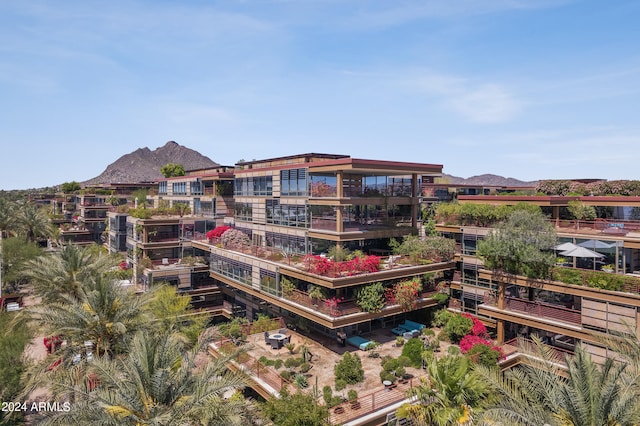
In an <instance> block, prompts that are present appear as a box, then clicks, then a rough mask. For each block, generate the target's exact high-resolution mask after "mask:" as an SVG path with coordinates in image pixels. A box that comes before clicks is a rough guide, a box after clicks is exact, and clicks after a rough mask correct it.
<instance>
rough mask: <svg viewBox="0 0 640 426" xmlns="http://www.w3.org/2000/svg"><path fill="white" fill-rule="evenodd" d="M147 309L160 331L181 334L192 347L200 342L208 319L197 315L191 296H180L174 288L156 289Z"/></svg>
mask: <svg viewBox="0 0 640 426" xmlns="http://www.w3.org/2000/svg"><path fill="white" fill-rule="evenodd" d="M147 309H148V311H149V312H150V313H151V315H152V316H153V318H155V325H156V326H157V327H158V328H159V329H160V331H162V332H165V333H168V332H172V331H176V332H179V333H180V334H182V335H184V336H185V337H186V338H187V339H188V341H189V344H190V345H191V346H194V345H195V344H196V343H197V342H198V338H199V337H200V334H202V332H203V331H204V330H205V327H206V322H207V317H206V316H203V315H197V312H195V311H194V310H193V308H192V307H191V296H189V295H187V294H178V292H177V291H176V288H175V287H174V286H169V285H160V286H158V287H156V288H155V289H154V291H153V297H152V298H151V300H150V301H149V304H148V305H147Z"/></svg>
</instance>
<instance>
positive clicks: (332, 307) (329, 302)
mask: <svg viewBox="0 0 640 426" xmlns="http://www.w3.org/2000/svg"><path fill="white" fill-rule="evenodd" d="M343 300H344V297H335V296H334V297H331V298H329V299H326V300H325V301H324V304H325V305H326V306H327V308H329V314H330V315H331V316H333V317H337V316H338V315H339V314H340V308H339V307H338V305H339V304H340V303H342V301H343Z"/></svg>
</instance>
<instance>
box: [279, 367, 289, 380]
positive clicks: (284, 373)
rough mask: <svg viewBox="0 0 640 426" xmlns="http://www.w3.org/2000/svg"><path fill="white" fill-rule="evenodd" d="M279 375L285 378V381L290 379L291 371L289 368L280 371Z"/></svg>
mask: <svg viewBox="0 0 640 426" xmlns="http://www.w3.org/2000/svg"><path fill="white" fill-rule="evenodd" d="M280 377H282V378H283V379H285V380H286V381H289V380H291V371H289V370H284V371H282V372H281V373H280Z"/></svg>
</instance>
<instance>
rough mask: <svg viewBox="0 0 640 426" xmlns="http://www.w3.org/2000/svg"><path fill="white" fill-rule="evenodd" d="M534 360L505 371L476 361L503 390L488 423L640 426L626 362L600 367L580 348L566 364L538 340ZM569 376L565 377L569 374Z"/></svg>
mask: <svg viewBox="0 0 640 426" xmlns="http://www.w3.org/2000/svg"><path fill="white" fill-rule="evenodd" d="M534 341H535V346H536V350H535V354H529V355H528V356H529V361H528V363H530V364H523V365H520V366H518V367H515V368H513V369H511V370H509V371H508V372H506V373H505V374H504V375H502V374H501V373H500V372H499V371H497V370H491V369H488V368H486V367H483V366H477V367H476V371H477V372H478V374H479V375H480V376H481V377H482V378H483V379H484V380H485V381H486V382H488V383H490V384H491V387H492V388H493V389H494V391H495V392H496V393H497V394H499V396H500V398H499V400H498V402H497V403H496V404H495V405H494V406H492V407H490V408H487V409H486V410H485V412H484V413H483V414H482V416H481V418H482V420H483V421H484V423H483V424H491V425H505V426H506V425H516V426H540V425H542V424H548V425H553V426H555V425H558V426H601V425H611V426H613V425H616V426H626V425H629V426H631V425H636V424H638V422H639V421H640V417H638V416H639V414H640V413H639V411H638V407H637V404H636V403H635V401H636V399H637V398H638V396H640V395H639V394H638V392H637V391H633V390H632V389H630V388H629V387H627V386H625V379H624V377H625V368H626V365H625V364H624V363H618V362H616V361H615V360H613V359H607V360H606V361H605V363H604V364H603V365H602V366H600V365H597V364H596V363H595V362H594V361H593V360H592V359H591V356H590V355H589V354H588V353H587V352H586V351H585V350H584V349H582V348H581V347H577V348H576V351H575V355H574V356H573V357H567V359H566V365H567V368H566V369H564V368H562V367H561V360H560V359H559V358H558V356H557V355H555V354H553V352H552V351H551V349H549V348H545V346H544V345H542V343H541V341H540V340H539V339H534ZM564 377H566V379H565V378H564Z"/></svg>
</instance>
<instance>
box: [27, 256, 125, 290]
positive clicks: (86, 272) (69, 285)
mask: <svg viewBox="0 0 640 426" xmlns="http://www.w3.org/2000/svg"><path fill="white" fill-rule="evenodd" d="M118 263H119V260H118V259H117V258H116V257H113V256H108V255H106V254H104V253H102V252H100V251H97V250H95V249H94V248H92V246H89V247H84V248H83V247H80V246H76V245H73V244H67V245H64V246H62V249H61V250H60V251H57V252H55V253H52V254H45V255H43V256H40V257H38V258H37V259H33V260H31V261H29V262H27V263H26V265H25V267H24V270H23V273H24V275H25V276H26V277H27V278H29V279H30V280H31V284H33V287H34V290H35V292H36V293H37V294H38V295H39V296H40V297H42V300H43V302H45V303H47V302H56V301H60V300H61V297H63V296H65V295H67V296H70V297H71V298H72V299H75V300H81V299H83V298H84V293H83V292H84V289H83V286H84V284H85V283H87V282H89V281H91V280H93V279H94V278H96V277H98V276H100V275H101V274H104V273H106V272H107V271H109V270H110V269H111V268H113V267H115V266H116V265H118Z"/></svg>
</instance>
